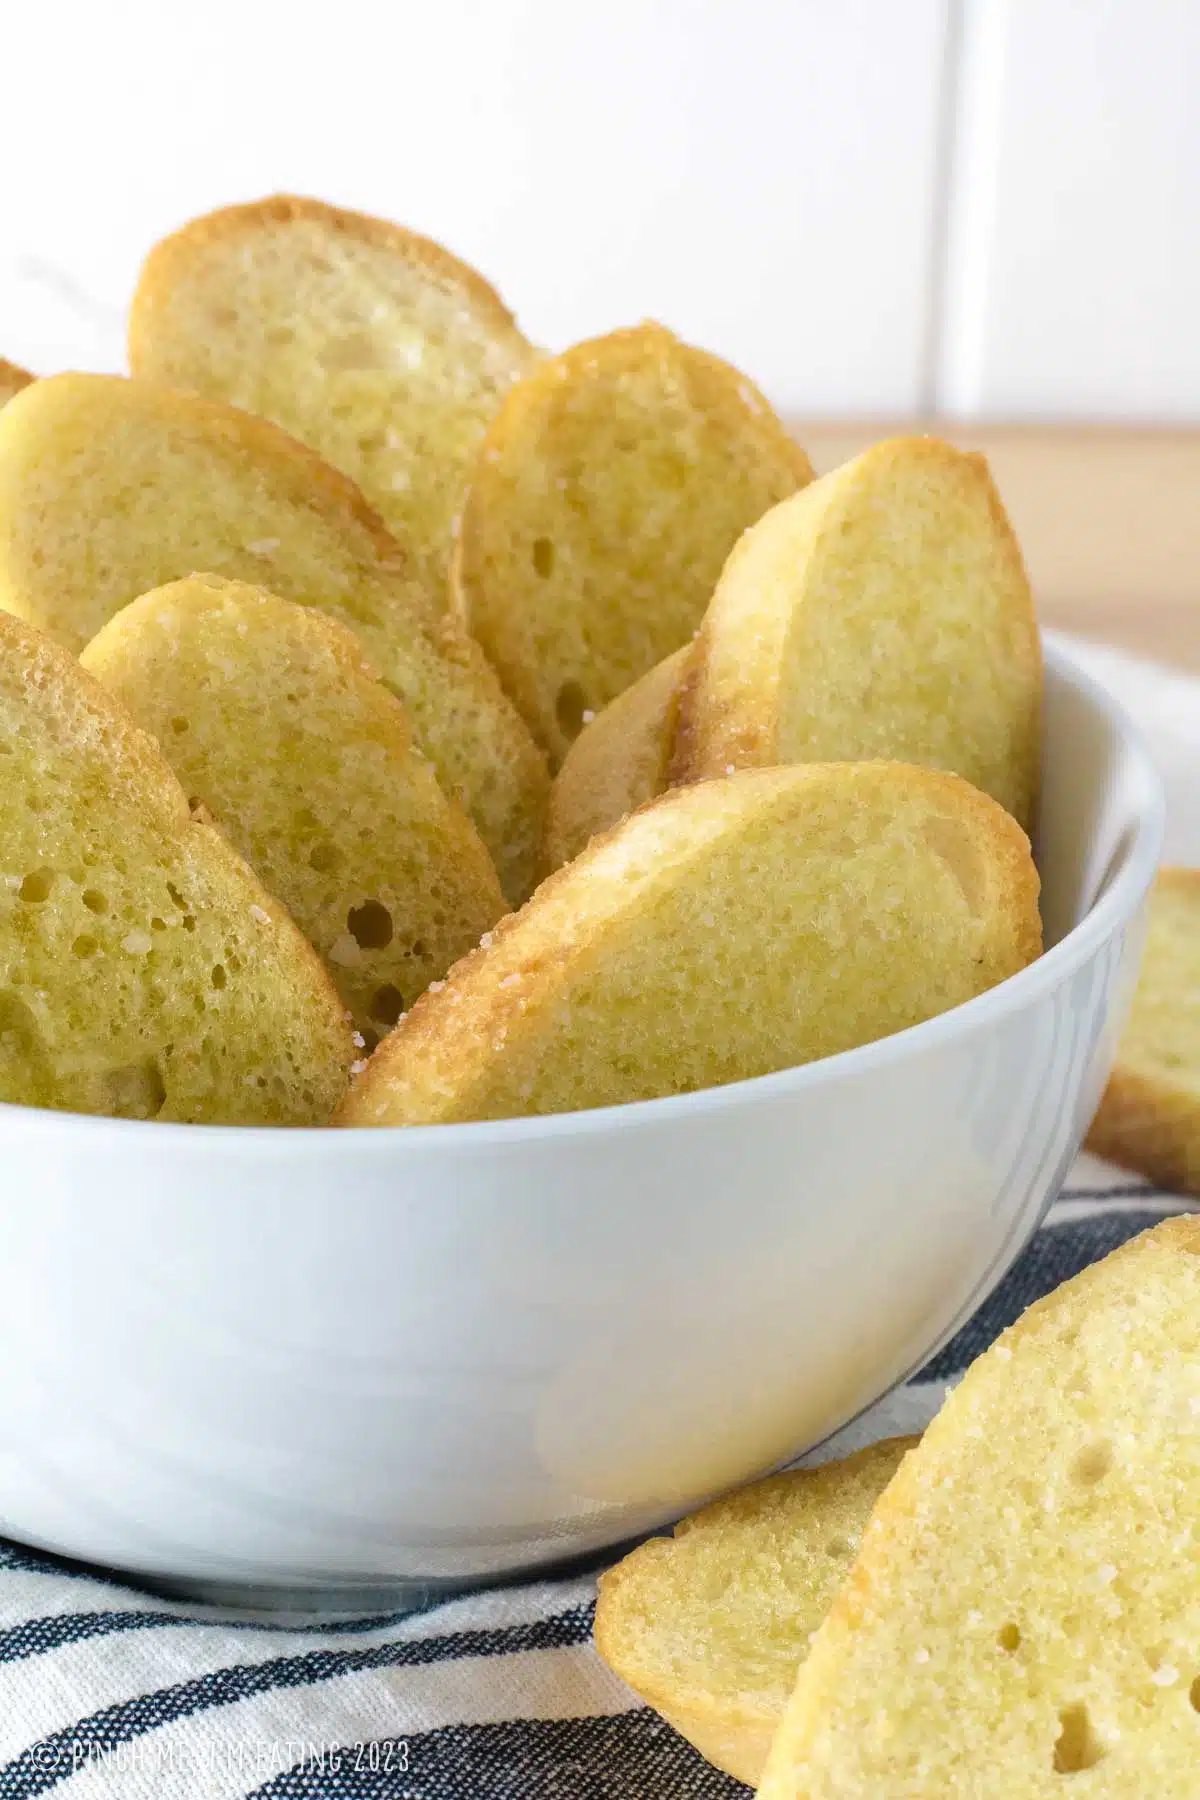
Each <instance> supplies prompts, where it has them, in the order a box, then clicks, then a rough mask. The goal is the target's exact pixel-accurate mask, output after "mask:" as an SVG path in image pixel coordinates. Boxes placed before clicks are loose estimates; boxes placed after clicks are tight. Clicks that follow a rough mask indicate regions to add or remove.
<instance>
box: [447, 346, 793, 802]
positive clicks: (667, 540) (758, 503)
mask: <svg viewBox="0 0 1200 1800" xmlns="http://www.w3.org/2000/svg"><path fill="white" fill-rule="evenodd" d="M811 479H812V468H811V466H810V464H809V462H808V458H807V457H806V456H805V455H804V452H803V451H802V450H801V449H800V448H799V447H798V446H797V445H796V444H795V443H794V442H793V441H792V439H791V438H790V437H789V436H788V434H787V432H786V431H785V429H784V427H783V426H782V424H781V423H780V422H779V420H778V419H777V418H776V416H775V414H774V413H773V412H772V411H771V408H770V407H769V406H768V404H767V402H766V401H765V399H764V398H763V396H762V395H761V394H760V393H759V392H758V391H757V389H756V388H754V387H753V386H752V385H751V383H750V382H748V381H747V380H746V379H745V377H744V376H742V375H740V374H739V373H738V372H737V370H736V369H733V368H731V367H730V366H729V364H728V363H724V362H721V361H720V360H719V359H718V358H717V357H715V356H710V355H708V354H707V353H706V352H704V351H701V350H695V349H693V348H691V346H689V345H687V344H683V343H681V342H680V341H679V339H678V338H676V337H674V336H672V334H671V333H670V332H669V331H665V330H664V329H663V328H662V327H661V326H658V325H641V326H637V327H634V328H632V329H629V330H625V331H617V332H613V333H612V334H611V336H608V337H602V338H595V339H592V340H590V341H589V342H587V343H582V344H577V345H576V346H575V347H574V348H573V349H571V350H568V351H566V352H565V354H563V355H562V356H557V357H550V358H547V359H546V360H545V361H543V362H541V363H540V364H539V365H538V366H537V367H536V368H535V369H534V370H533V372H532V373H531V374H530V375H528V376H527V377H526V378H525V380H524V381H522V382H521V383H519V384H518V385H517V386H516V387H514V388H513V389H512V390H511V391H510V393H509V394H508V396H507V398H506V399H505V401H504V404H503V406H502V407H501V410H500V412H499V414H498V415H497V417H496V419H495V421H494V423H493V424H492V426H491V428H490V430H489V431H488V434H487V436H486V438H485V440H484V444H483V450H482V453H481V456H480V459H479V462H478V464H477V466H476V470H475V474H474V476H473V478H472V481H471V484H470V486H469V488H468V491H467V499H466V504H465V507H464V510H463V518H462V528H461V531H460V534H459V539H458V545H457V554H456V560H455V563H454V566H453V571H452V579H453V581H454V584H455V588H456V592H457V598H458V603H459V605H460V607H461V609H462V611H463V613H464V616H465V617H466V619H467V620H468V622H469V624H470V626H471V629H472V630H473V631H474V632H475V634H476V636H477V637H478V638H479V640H480V642H481V643H482V644H483V647H484V649H485V650H486V651H487V653H488V655H489V656H490V658H491V660H492V662H493V663H494V665H495V667H496V668H497V669H498V670H499V672H500V678H501V680H502V681H503V682H504V685H505V687H506V688H507V689H508V691H509V693H510V694H511V695H512V697H513V699H514V700H515V702H516V704H517V707H518V708H519V710H520V711H521V713H522V715H523V716H524V718H525V720H526V722H527V723H528V725H529V727H530V729H531V731H532V732H533V734H534V736H535V737H536V738H537V739H538V741H539V743H541V745H542V747H543V748H544V749H545V750H546V751H547V753H548V754H549V755H550V757H551V760H552V762H553V764H554V766H555V767H557V765H558V764H559V763H561V761H562V759H563V757H564V756H565V755H566V752H567V750H568V748H569V747H570V745H571V743H572V742H573V740H574V739H575V738H576V737H577V736H578V734H579V732H580V730H581V728H582V726H583V723H584V715H585V713H599V712H600V711H601V710H602V709H603V708H604V707H605V706H607V705H608V703H609V702H610V701H611V700H614V699H616V697H617V695H618V694H620V693H622V692H623V691H624V689H626V688H627V687H629V686H630V685H631V683H633V682H635V681H637V680H638V678H639V677H640V676H642V675H644V674H645V673H646V672H647V670H649V669H651V668H652V667H653V666H654V664H655V663H657V662H660V661H661V660H662V658H663V657H665V656H668V655H669V654H670V653H671V651H673V650H676V649H678V647H679V646H680V645H681V644H684V643H686V642H687V640H688V639H689V638H690V637H691V635H692V633H693V632H694V631H695V629H696V627H697V626H698V625H699V623H700V619H701V617H702V615H703V613H704V609H705V607H706V606H707V604H708V601H709V597H710V595H711V593H712V590H713V584H714V583H715V581H716V579H717V576H718V574H719V573H720V570H721V565H722V563H723V562H724V561H725V558H726V557H727V556H728V554H729V552H730V550H731V549H732V548H733V545H734V543H735V542H736V540H737V538H738V536H739V535H740V533H741V532H743V531H744V530H745V528H746V527H747V526H748V525H750V524H752V523H753V522H754V520H755V519H757V518H759V517H760V516H761V515H762V514H763V513H764V512H765V511H766V510H767V508H768V507H770V506H773V505H774V504H775V502H776V501H777V500H781V499H783V498H784V496H785V495H787V494H791V493H794V492H795V490H796V489H797V488H798V487H802V486H803V485H804V484H805V482H807V481H810V480H811Z"/></svg>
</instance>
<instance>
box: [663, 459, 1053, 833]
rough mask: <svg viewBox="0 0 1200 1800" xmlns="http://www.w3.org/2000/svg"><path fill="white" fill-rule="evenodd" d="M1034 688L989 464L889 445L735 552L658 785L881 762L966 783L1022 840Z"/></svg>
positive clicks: (1026, 625)
mask: <svg viewBox="0 0 1200 1800" xmlns="http://www.w3.org/2000/svg"><path fill="white" fill-rule="evenodd" d="M1041 680H1042V659H1041V645H1040V640H1039V637H1038V631H1037V624H1036V620H1035V618H1034V610H1033V598H1032V595H1031V592H1030V587H1029V582H1028V579H1027V577H1026V574H1025V569H1024V565H1023V563H1022V560H1021V553H1020V549H1019V547H1018V545H1017V541H1016V538H1015V537H1014V535H1013V532H1012V528H1011V526H1010V525H1009V522H1008V519H1007V517H1006V515H1005V513H1004V509H1003V506H1002V505H1001V502H1000V498H999V496H998V494H997V493H996V490H995V487H994V486H993V483H992V480H991V476H990V474H989V473H988V468H987V463H986V462H985V460H984V459H983V458H982V457H981V456H977V455H967V454H964V453H962V452H961V451H958V450H955V449H952V448H951V447H950V446H949V445H948V444H943V443H940V442H938V441H937V440H936V439H933V438H915V437H914V438H896V439H891V440H889V441H887V442H885V443H882V444H877V445H875V447H874V448H873V449H871V450H868V451H866V452H865V453H864V454H863V455H862V456H859V457H856V458H855V459H854V460H853V461H851V462H849V463H846V464H845V465H844V466H843V467H842V468H840V469H837V470H835V471H834V472H833V473H832V474H829V475H826V476H824V477H822V479H821V480H820V481H817V482H814V483H813V484H812V485H811V486H809V487H807V488H805V489H804V491H803V492H802V493H800V494H797V495H795V496H794V497H793V498H791V499H789V500H785V501H784V502H782V503H781V504H780V505H779V506H777V507H775V508H774V509H773V510H772V511H771V512H769V513H768V514H767V515H766V517H765V518H763V519H761V520H760V521H759V522H758V524H757V525H755V526H754V527H753V528H752V529H751V530H750V531H748V532H747V533H746V535H745V536H744V537H743V538H742V540H741V542H740V543H739V544H738V546H737V548H736V550H735V551H734V552H733V554H732V556H731V557H730V558H729V561H728V563H727V564H726V566H725V568H724V570H723V572H722V574H721V578H720V581H719V583H718V585H717V589H716V592H715V594H714V595H713V599H712V603H711V605H710V606H709V608H708V611H707V614H706V616H705V619H704V623H703V627H702V629H701V632H700V636H699V639H698V641H697V644H696V650H695V655H694V656H693V657H692V659H691V661H690V663H689V667H688V679H687V682H686V684H685V687H684V692H683V695H682V697H681V700H680V707H679V726H678V739H677V745H676V751H675V757H674V762H673V768H672V779H673V780H675V781H692V780H696V779H699V778H702V777H704V776H709V775H715V774H720V773H722V772H723V771H724V770H726V769H728V768H735V769H742V768H754V767H761V766H766V765H769V764H773V763H793V762H821V761H837V760H850V759H854V758H858V757H887V758H892V759H895V760H897V761H901V762H913V763H921V764H924V765H926V766H928V767H930V768H938V769H949V770H951V771H952V772H953V773H954V774H956V775H961V776H963V777H964V778H965V779H966V780H967V781H970V782H971V783H972V784H973V786H975V787H978V788H982V790H983V791H984V793H987V794H991V796H992V797H993V799H995V800H998V801H999V802H1000V804H1001V805H1002V806H1004V807H1006V808H1007V809H1008V811H1009V812H1011V813H1012V814H1013V815H1014V817H1015V818H1016V819H1017V820H1018V821H1019V823H1020V824H1022V825H1024V826H1025V827H1026V828H1028V826H1029V823H1030V820H1031V818H1032V814H1033V806H1034V800H1035V797H1036V790H1037V776H1038V760H1039V726H1040V710H1041Z"/></svg>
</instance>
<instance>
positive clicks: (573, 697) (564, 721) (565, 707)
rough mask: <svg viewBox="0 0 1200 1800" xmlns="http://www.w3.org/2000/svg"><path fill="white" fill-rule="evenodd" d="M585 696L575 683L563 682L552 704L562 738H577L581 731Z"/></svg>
mask: <svg viewBox="0 0 1200 1800" xmlns="http://www.w3.org/2000/svg"><path fill="white" fill-rule="evenodd" d="M586 711H587V696H586V695H585V694H584V691H583V689H582V688H581V687H580V685H579V683H578V682H577V681H564V682H563V684H562V686H561V687H560V688H559V690H558V698H557V700H556V701H555V702H554V716H555V718H556V719H557V720H558V728H559V730H560V731H561V732H562V734H563V736H564V737H567V738H577V737H578V736H579V733H580V732H581V731H582V729H583V715H584V713H585V712H586Z"/></svg>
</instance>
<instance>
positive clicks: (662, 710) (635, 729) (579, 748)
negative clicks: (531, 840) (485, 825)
mask: <svg viewBox="0 0 1200 1800" xmlns="http://www.w3.org/2000/svg"><path fill="white" fill-rule="evenodd" d="M690 650H691V646H690V645H689V644H685V645H684V647H683V649H682V650H674V651H672V653H671V655H670V656H668V657H665V658H664V659H663V661H662V662H660V663H655V665H654V667H653V668H652V669H651V670H650V672H649V674H647V675H643V676H642V678H641V680H640V681H635V682H634V684H633V686H632V687H630V688H626V689H625V692H624V693H623V694H618V695H617V698H616V699H615V700H612V701H610V702H609V704H608V705H607V706H606V707H605V708H604V711H603V712H602V713H598V714H597V716H596V717H595V718H594V719H591V720H589V721H588V722H587V723H586V724H585V725H584V728H583V730H582V731H581V732H580V734H579V736H578V737H577V738H576V739H575V742H574V743H573V744H572V745H571V748H570V749H569V750H568V752H567V755H566V760H565V761H564V763H563V766H562V768H561V769H560V770H559V771H558V774H557V775H556V776H555V778H554V782H553V784H552V786H551V788H550V804H549V806H548V807H547V809H546V844H545V849H544V851H543V855H542V867H543V868H544V870H545V872H546V873H547V874H550V873H551V872H552V871H553V870H555V869H557V868H560V867H561V866H562V864H563V863H565V862H570V861H571V859H572V858H573V857H575V856H578V855H579V852H580V851H581V850H582V849H583V847H584V845H585V844H586V843H587V842H588V839H589V838H593V837H595V836H596V834H597V833H598V832H601V831H608V830H609V828H610V827H611V826H613V825H616V824H617V823H618V822H619V821H620V820H621V819H624V818H626V817H627V816H628V814H629V813H631V812H636V811H637V809H638V807H639V806H643V805H645V803H646V801H647V800H654V799H656V798H657V797H658V795H659V794H661V793H663V792H664V791H665V789H666V786H667V776H668V773H669V770H670V767H671V754H672V751H673V750H674V747H675V721H676V718H677V715H678V712H679V690H680V687H681V684H682V681H683V671H684V668H685V667H686V664H687V659H688V655H689V653H690Z"/></svg>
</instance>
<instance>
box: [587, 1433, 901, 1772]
mask: <svg viewBox="0 0 1200 1800" xmlns="http://www.w3.org/2000/svg"><path fill="white" fill-rule="evenodd" d="M916 1442H917V1439H916V1438H892V1439H889V1440H888V1441H887V1442H886V1443H882V1444H872V1445H871V1446H870V1447H869V1448H868V1449H866V1450H860V1451H859V1452H858V1454H857V1455H856V1456H850V1457H847V1458H846V1460H845V1461H844V1462H838V1463H826V1465H825V1466H824V1467H823V1468H820V1469H801V1470H796V1471H793V1472H792V1473H790V1474H787V1475H773V1476H771V1477H770V1479H769V1480H767V1481H760V1482H757V1483H756V1484H755V1485H754V1486H753V1487H749V1488H746V1489H744V1490H743V1491H742V1492H741V1493H740V1494H734V1495H733V1496H732V1497H731V1498H730V1499H728V1500H718V1501H717V1502H716V1504H715V1505H713V1506H706V1507H705V1508H704V1509H703V1511H701V1512H698V1513H693V1515H692V1516H691V1518H688V1519H683V1520H682V1521H681V1522H680V1523H679V1524H678V1525H677V1526H676V1527H675V1533H674V1536H673V1537H669V1538H651V1539H650V1541H649V1542H648V1543H645V1544H640V1545H639V1546H638V1548H637V1549H636V1550H635V1551H634V1552H633V1554H632V1555H631V1556H627V1557H626V1558H625V1560H624V1562H619V1563H618V1564H617V1565H616V1567H615V1568H613V1569H609V1570H608V1571H607V1572H606V1573H605V1574H603V1575H602V1576H601V1577H600V1583H599V1587H600V1598H599V1601H598V1603H597V1606H596V1648H597V1650H598V1651H599V1652H600V1655H601V1656H602V1657H603V1658H604V1660H605V1662H606V1663H607V1664H608V1666H609V1667H610V1668H611V1669H613V1670H614V1671H615V1672H616V1673H617V1674H618V1675H619V1676H620V1677H621V1679H622V1680H623V1681H626V1682H628V1683H629V1686H630V1687H631V1688H633V1689H634V1691H635V1692H636V1693H638V1694H640V1695H641V1697H642V1699H643V1700H646V1701H648V1702H649V1704H650V1705H651V1706H652V1707H654V1709H655V1711H656V1712H659V1713H661V1714H662V1716H663V1718H664V1719H666V1721H667V1723H668V1724H669V1725H673V1726H674V1727H675V1729H676V1731H678V1732H680V1733H681V1734H682V1736H684V1737H685V1738H687V1740H688V1742H689V1743H690V1744H694V1745H695V1747H696V1749H697V1750H699V1752H700V1754H701V1756H704V1757H707V1758H708V1760H709V1762H710V1763H715V1764H716V1766H717V1768H718V1769H723V1770H724V1771H725V1773H726V1774H727V1775H732V1776H734V1777H735V1778H736V1779H737V1780H738V1781H744V1782H746V1783H748V1785H749V1786H751V1787H753V1786H754V1785H755V1783H756V1782H757V1781H758V1778H759V1776H760V1775H761V1774H762V1769H763V1763H764V1762H765V1761H766V1756H767V1751H768V1750H769V1749H770V1747H771V1739H772V1738H773V1737H774V1735H775V1732H776V1730H777V1728H778V1725H779V1721H780V1719H781V1718H782V1717H783V1713H784V1709H785V1707H786V1706H787V1702H788V1697H789V1696H790V1694H791V1691H792V1688H793V1687H794V1686H795V1683H796V1670H797V1669H798V1668H799V1666H800V1664H801V1663H802V1662H803V1661H804V1658H805V1657H806V1656H807V1654H808V1642H809V1639H810V1638H811V1637H812V1635H813V1633H814V1632H815V1631H816V1629H817V1627H818V1625H819V1624H820V1623H821V1621H822V1619H823V1618H824V1617H825V1614H826V1613H827V1612H828V1611H829V1607H830V1604H831V1602H832V1600H833V1597H834V1595H835V1594H836V1593H837V1591H838V1589H839V1588H840V1587H841V1585H842V1583H843V1581H844V1580H845V1579H846V1575H847V1573H848V1572H849V1569H850V1565H851V1563H852V1562H853V1560H854V1557H855V1555H856V1553H857V1550H858V1543H859V1539H860V1538H861V1536H862V1531H863V1527H864V1525H865V1524H866V1522H867V1520H868V1518H869V1517H870V1515H871V1508H872V1507H873V1506H874V1504H875V1502H876V1500H877V1499H878V1498H879V1496H880V1494H881V1493H882V1492H883V1490H884V1488H885V1487H886V1486H887V1484H888V1482H889V1481H890V1480H891V1479H892V1476H893V1475H894V1474H895V1473H896V1470H897V1468H898V1467H899V1465H900V1460H901V1458H902V1457H903V1456H904V1454H905V1452H906V1451H907V1450H910V1449H911V1448H912V1446H913V1445H914V1444H915V1443H916Z"/></svg>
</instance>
